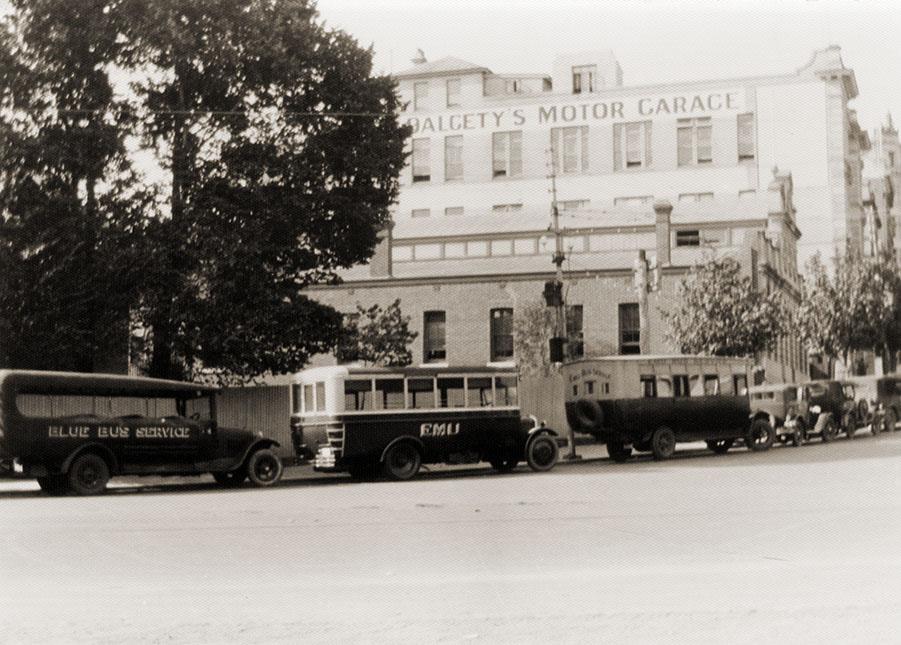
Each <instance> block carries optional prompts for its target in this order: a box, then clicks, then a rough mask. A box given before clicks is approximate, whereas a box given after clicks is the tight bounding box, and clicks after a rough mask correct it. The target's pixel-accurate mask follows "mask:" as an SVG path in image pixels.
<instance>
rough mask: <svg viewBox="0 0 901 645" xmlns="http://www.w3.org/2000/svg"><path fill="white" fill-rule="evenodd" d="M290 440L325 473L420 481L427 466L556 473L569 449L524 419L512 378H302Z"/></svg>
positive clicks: (389, 373)
mask: <svg viewBox="0 0 901 645" xmlns="http://www.w3.org/2000/svg"><path fill="white" fill-rule="evenodd" d="M291 391H292V397H291V398H292V411H293V412H292V415H291V438H292V441H293V443H294V449H295V452H296V454H297V456H298V457H300V458H309V457H310V456H312V457H313V459H314V463H313V467H314V469H315V470H317V471H321V472H347V473H349V474H350V475H351V476H352V477H354V478H355V479H372V478H374V477H376V476H377V475H379V474H380V473H381V474H384V475H385V476H386V477H387V478H389V479H394V480H405V479H410V478H411V477H414V476H415V475H416V473H417V472H419V468H420V466H421V465H422V464H424V463H451V464H461V463H476V462H479V461H487V462H489V463H490V464H491V465H492V466H493V467H494V468H495V469H496V470H498V471H501V472H508V471H511V470H513V469H514V468H515V467H516V466H517V464H519V463H520V462H521V461H525V462H526V463H528V465H529V467H530V468H531V469H532V470H535V471H546V470H550V469H551V468H553V467H554V465H555V464H556V463H557V457H558V454H559V446H561V445H566V440H565V439H561V438H559V437H558V436H557V433H556V432H555V431H554V430H551V429H550V428H547V427H545V425H544V424H543V423H541V422H539V421H538V420H537V419H535V418H534V417H533V418H525V419H524V418H522V417H521V415H520V408H519V401H518V396H517V391H518V387H517V377H516V372H515V371H513V370H510V369H501V370H498V369H490V368H485V367H474V368H447V367H434V368H432V367H408V368H397V369H391V368H378V367H375V368H364V367H345V366H334V367H316V368H311V369H308V370H304V371H303V372H300V373H298V374H296V375H295V377H294V380H293V384H292V388H291Z"/></svg>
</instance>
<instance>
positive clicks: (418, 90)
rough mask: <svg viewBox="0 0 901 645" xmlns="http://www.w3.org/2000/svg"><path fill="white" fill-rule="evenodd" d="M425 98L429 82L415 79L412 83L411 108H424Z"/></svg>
mask: <svg viewBox="0 0 901 645" xmlns="http://www.w3.org/2000/svg"><path fill="white" fill-rule="evenodd" d="M427 98H429V82H428V81H416V82H415V83H413V109H414V110H424V109H425V103H426V99H427Z"/></svg>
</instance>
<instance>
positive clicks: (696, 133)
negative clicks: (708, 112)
mask: <svg viewBox="0 0 901 645" xmlns="http://www.w3.org/2000/svg"><path fill="white" fill-rule="evenodd" d="M701 131H704V132H705V133H706V135H705V136H706V138H707V145H706V148H708V150H709V156H708V157H705V158H702V157H701V150H702V147H701ZM683 133H688V137H689V141H688V144H689V146H690V148H689V158H688V159H685V158H683V154H682V150H683V141H682V138H683ZM712 163H713V120H712V119H711V118H710V117H709V116H706V117H695V118H688V119H677V120H676V165H677V166H678V167H682V168H684V167H687V166H706V165H708V164H712Z"/></svg>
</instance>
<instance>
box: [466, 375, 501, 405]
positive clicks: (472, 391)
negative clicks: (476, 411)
mask: <svg viewBox="0 0 901 645" xmlns="http://www.w3.org/2000/svg"><path fill="white" fill-rule="evenodd" d="M466 405H467V406H468V407H470V408H484V407H488V406H490V405H494V397H493V396H492V394H491V379H490V378H487V377H479V378H468V379H466Z"/></svg>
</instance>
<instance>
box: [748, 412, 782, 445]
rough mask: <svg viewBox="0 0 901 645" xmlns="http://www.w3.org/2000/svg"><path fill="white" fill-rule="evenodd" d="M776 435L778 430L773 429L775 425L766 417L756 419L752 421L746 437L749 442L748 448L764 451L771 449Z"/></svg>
mask: <svg viewBox="0 0 901 645" xmlns="http://www.w3.org/2000/svg"><path fill="white" fill-rule="evenodd" d="M775 436H776V431H775V430H773V426H771V425H770V422H769V421H767V420H765V419H754V421H752V422H751V427H750V429H749V430H748V436H747V438H746V439H745V441H746V443H747V444H748V448H750V449H751V450H753V451H755V452H762V451H764V450H769V449H770V447H771V446H772V445H773V440H774V438H775Z"/></svg>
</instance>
